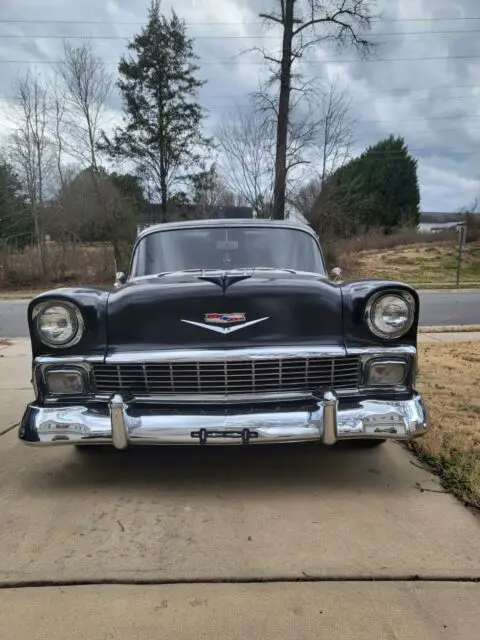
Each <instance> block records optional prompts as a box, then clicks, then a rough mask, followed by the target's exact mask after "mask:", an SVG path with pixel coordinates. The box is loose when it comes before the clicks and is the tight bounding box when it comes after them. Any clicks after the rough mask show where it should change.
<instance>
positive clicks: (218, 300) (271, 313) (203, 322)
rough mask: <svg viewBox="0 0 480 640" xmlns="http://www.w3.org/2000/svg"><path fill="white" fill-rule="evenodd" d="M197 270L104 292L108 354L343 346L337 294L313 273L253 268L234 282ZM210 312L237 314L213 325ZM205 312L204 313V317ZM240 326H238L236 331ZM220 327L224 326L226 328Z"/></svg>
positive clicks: (339, 301) (339, 296)
mask: <svg viewBox="0 0 480 640" xmlns="http://www.w3.org/2000/svg"><path fill="white" fill-rule="evenodd" d="M226 275H227V280H226V281H225V280H224V281H223V282H222V281H221V280H220V279H219V278H218V277H217V278H213V280H214V281H209V280H207V279H205V277H208V276H202V275H201V274H199V273H176V274H167V275H163V276H154V277H149V278H140V279H137V280H133V281H131V282H129V283H127V284H126V285H124V286H123V287H121V288H119V289H117V290H116V291H115V292H113V293H111V294H110V296H109V299H108V306H107V344H108V353H109V354H115V353H118V352H128V351H143V350H152V349H168V348H172V349H202V348H220V349H222V348H241V347H248V346H252V347H261V346H277V345H282V346H286V345H289V344H291V345H297V346H298V345H299V344H305V345H309V344H315V345H316V346H318V345H322V344H328V345H330V346H333V345H337V346H343V331H342V320H343V319H342V293H341V289H340V287H339V286H338V285H336V284H333V283H331V282H329V281H327V280H326V279H325V278H324V277H322V276H320V275H316V274H299V273H290V272H286V271H271V272H263V273H262V272H256V273H255V272H254V273H253V274H251V275H248V276H247V277H244V279H241V280H239V281H234V282H233V283H232V281H231V280H228V277H229V276H232V277H234V275H236V276H238V275H239V274H238V272H236V273H235V274H234V272H230V274H229V273H227V274H226ZM212 314H219V315H224V314H226V315H227V316H228V314H240V315H239V316H238V319H237V321H236V322H230V320H234V318H231V317H227V318H224V319H223V321H220V322H218V320H217V322H215V321H214V322H212V321H211V320H212ZM209 316H210V317H209ZM240 327H241V328H240ZM225 330H226V331H225Z"/></svg>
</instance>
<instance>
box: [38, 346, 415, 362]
mask: <svg viewBox="0 0 480 640" xmlns="http://www.w3.org/2000/svg"><path fill="white" fill-rule="evenodd" d="M357 355H360V356H362V355H365V356H379V357H382V356H390V355H391V356H395V355H410V356H415V355H417V349H416V347H414V346H412V345H401V346H395V347H383V346H378V347H348V348H345V347H340V346H328V345H324V346H318V347H314V346H309V347H304V346H301V347H287V346H286V347H254V348H252V347H250V348H245V349H158V350H151V351H119V352H117V353H112V354H110V355H108V354H107V355H106V357H104V356H68V355H67V356H37V357H36V358H35V361H34V364H59V365H62V364H82V363H94V362H97V363H105V364H108V363H118V364H128V363H133V362H141V363H144V362H169V361H171V362H182V361H188V360H195V361H200V362H201V361H205V360H229V361H236V360H262V359H269V358H284V359H286V358H322V357H325V358H329V357H336V356H338V357H341V356H357Z"/></svg>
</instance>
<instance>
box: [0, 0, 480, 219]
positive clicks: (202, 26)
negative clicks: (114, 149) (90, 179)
mask: <svg viewBox="0 0 480 640" xmlns="http://www.w3.org/2000/svg"><path fill="white" fill-rule="evenodd" d="M148 4H149V0H137V1H136V2H131V0H129V1H127V0H82V1H81V2H70V3H67V2H65V0H2V2H1V7H0V115H1V117H2V119H1V120H0V136H1V135H5V134H6V133H7V131H8V127H9V121H8V118H7V115H8V113H9V105H10V104H11V96H12V82H13V80H14V78H15V77H16V76H17V75H18V74H23V73H25V72H26V71H27V69H28V68H29V67H31V68H36V69H37V71H39V72H41V73H45V74H48V73H49V68H50V63H52V62H54V61H56V60H58V59H59V57H60V54H61V49H62V46H63V40H64V39H65V38H67V39H68V38H71V39H72V42H77V43H79V42H80V41H81V39H82V38H93V42H94V44H95V47H96V50H97V52H98V53H99V54H100V55H101V56H102V57H103V58H104V60H105V62H106V63H107V65H108V68H109V70H111V71H112V72H115V71H116V65H117V63H118V59H119V57H120V55H121V54H122V52H123V51H124V48H125V44H126V43H127V41H128V39H129V38H131V36H132V35H133V34H134V33H136V32H137V31H138V29H139V28H140V26H141V24H142V22H144V20H145V16H146V10H147V6H148ZM276 4H278V0H174V1H173V2H170V1H167V0H164V1H163V5H162V6H163V8H164V9H165V10H166V11H167V10H169V9H170V7H171V6H172V5H174V6H175V10H176V11H177V13H178V14H179V15H180V16H181V17H182V18H184V19H185V21H186V22H187V25H188V29H189V34H190V35H191V37H193V38H194V39H195V47H196V52H197V54H198V55H199V56H200V58H201V60H200V65H201V74H202V77H203V78H204V79H205V80H207V81H208V83H207V85H206V87H205V88H204V89H203V90H202V93H201V100H202V104H203V105H204V106H205V107H206V108H207V109H208V110H209V113H210V117H209V125H208V126H209V127H210V128H211V129H212V130H213V128H214V127H215V125H216V123H218V122H219V121H220V120H221V118H222V115H225V114H226V113H227V112H229V111H230V110H231V109H232V107H233V106H235V105H242V104H246V103H247V102H248V94H249V93H250V92H251V91H254V90H255V89H256V88H257V87H258V82H259V79H260V78H261V75H262V73H263V72H264V64H263V62H262V59H261V57H260V56H259V55H258V54H256V53H254V52H250V53H243V54H242V52H245V50H248V49H251V48H253V47H255V46H257V47H258V46H262V47H266V48H269V49H270V50H271V51H272V52H275V51H277V50H278V48H279V40H278V37H277V32H275V31H268V30H266V29H265V27H264V26H263V25H262V21H261V20H259V18H258V14H259V12H260V11H262V10H269V9H272V7H274V6H275V5H276ZM376 12H377V14H378V15H379V18H378V19H377V20H375V24H374V26H373V34H374V38H375V40H376V42H378V48H377V51H376V54H375V56H374V57H373V58H372V59H370V60H367V61H364V60H360V59H358V57H357V55H356V53H355V52H354V51H352V50H350V51H349V50H346V51H344V52H342V53H341V54H339V52H338V51H336V50H335V49H334V48H333V47H332V46H331V45H325V46H324V47H323V48H317V49H316V50H312V51H311V52H310V53H308V54H307V55H306V58H307V61H306V62H305V64H304V67H303V71H304V73H305V74H306V75H307V76H308V77H315V78H317V79H320V80H322V81H325V82H328V80H329V79H330V78H333V77H335V76H337V77H339V78H340V79H341V82H342V86H343V87H344V88H346V89H347V90H348V91H349V94H350V96H351V98H352V111H353V113H352V115H353V116H354V118H355V119H356V121H357V130H356V139H357V141H358V142H357V147H356V152H358V153H359V152H361V151H362V150H363V149H364V148H365V147H366V146H367V145H369V144H372V143H374V142H376V141H377V140H379V139H380V138H382V137H385V136H388V135H389V134H390V133H393V134H395V135H402V136H404V137H405V139H406V142H407V144H408V146H409V148H410V150H411V152H412V154H413V155H415V156H416V157H417V158H418V161H419V178H420V185H421V193H422V209H423V210H424V211H454V210H456V209H457V208H458V207H461V206H465V205H467V204H468V203H470V202H471V201H472V200H473V199H474V198H475V197H478V196H480V6H478V1H477V0H435V1H433V0H378V2H377V10H376ZM119 106H120V102H119V100H118V97H114V98H113V99H112V101H111V104H110V107H111V110H112V114H111V115H112V120H113V119H115V117H116V116H118V108H119Z"/></svg>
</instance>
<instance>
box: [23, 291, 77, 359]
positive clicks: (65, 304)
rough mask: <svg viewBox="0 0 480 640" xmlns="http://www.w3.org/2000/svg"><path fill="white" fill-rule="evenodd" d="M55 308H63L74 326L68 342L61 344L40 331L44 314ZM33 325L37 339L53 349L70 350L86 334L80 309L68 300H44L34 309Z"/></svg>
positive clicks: (64, 341)
mask: <svg viewBox="0 0 480 640" xmlns="http://www.w3.org/2000/svg"><path fill="white" fill-rule="evenodd" d="M53 307H62V308H63V309H65V311H66V312H67V313H68V315H69V318H70V321H71V323H72V326H73V332H72V334H71V335H70V336H69V338H68V340H63V341H61V342H54V341H52V340H49V339H48V338H46V337H45V335H44V334H43V333H42V331H41V329H40V324H39V323H40V320H41V318H42V316H43V315H44V313H45V312H46V311H47V310H48V309H51V308H53ZM32 323H33V327H34V330H35V335H36V337H37V338H38V339H39V340H40V342H42V344H44V345H46V346H47V347H49V348H51V349H68V348H69V347H73V346H75V345H76V344H78V343H79V342H80V340H81V339H82V336H83V334H84V332H85V321H84V319H83V315H82V313H81V311H80V309H79V308H78V307H77V305H76V304H74V303H73V302H69V301H67V300H55V299H52V300H44V301H42V302H39V303H37V304H36V305H35V306H34V307H33V309H32Z"/></svg>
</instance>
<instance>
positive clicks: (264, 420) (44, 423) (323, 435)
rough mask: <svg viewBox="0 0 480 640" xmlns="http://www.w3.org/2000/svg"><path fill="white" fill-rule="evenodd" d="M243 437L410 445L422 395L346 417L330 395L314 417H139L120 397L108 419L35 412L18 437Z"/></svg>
mask: <svg viewBox="0 0 480 640" xmlns="http://www.w3.org/2000/svg"><path fill="white" fill-rule="evenodd" d="M245 429H246V430H249V431H251V432H254V433H255V436H254V437H253V438H252V440H251V442H252V444H253V443H258V444H261V443H273V442H304V441H309V440H317V441H320V442H322V443H323V444H333V443H334V442H336V441H338V440H343V439H350V438H354V439H375V438H380V439H393V440H404V439H406V440H409V439H411V438H414V437H417V436H420V435H423V434H424V433H425V432H426V430H427V412H426V409H425V406H424V404H423V400H422V398H421V397H420V396H419V395H413V396H412V397H411V398H410V399H409V400H404V401H380V400H360V401H358V402H356V403H355V405H354V406H352V405H350V407H349V408H348V409H342V408H340V406H339V405H338V401H337V398H336V396H335V395H334V394H333V393H330V392H327V393H326V394H325V395H324V396H323V400H320V401H318V402H317V403H316V408H315V407H314V408H312V410H302V411H279V412H274V411H272V412H264V413H238V414H233V415H225V414H215V415H213V414H210V415H209V414H208V413H205V412H203V413H199V414H197V415H190V414H183V415H182V414H180V413H175V414H170V415H165V413H161V412H158V413H155V412H148V413H147V414H143V415H138V413H137V412H134V413H133V414H132V412H131V410H130V406H129V404H128V403H126V402H125V401H124V400H123V398H122V397H121V396H120V395H116V396H115V397H114V398H112V401H111V403H110V414H109V415H107V414H102V413H99V412H98V411H95V410H93V409H89V408H88V407H86V406H81V405H75V406H71V407H57V408H46V407H39V406H37V405H35V404H31V405H29V406H28V407H27V410H26V412H25V415H24V416H23V419H22V423H21V425H20V430H19V437H20V439H21V440H22V441H23V442H25V443H26V444H31V445H40V446H41V445H65V444H70V445H72V444H110V445H112V444H113V446H115V447H117V448H119V449H121V448H125V447H126V446H127V445H128V444H130V445H138V444H157V445H168V444H188V445H199V444H200V445H201V444H202V442H201V438H198V437H195V435H194V434H195V433H198V432H199V431H201V430H214V431H216V432H218V431H220V432H224V435H222V434H221V433H220V434H219V435H218V434H217V436H216V437H215V438H212V439H211V440H209V441H208V442H207V443H208V444H230V445H234V444H242V440H239V439H238V438H236V439H234V438H232V437H229V435H228V432H229V431H232V432H235V433H238V432H239V431H243V430H245ZM207 435H208V434H207Z"/></svg>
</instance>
